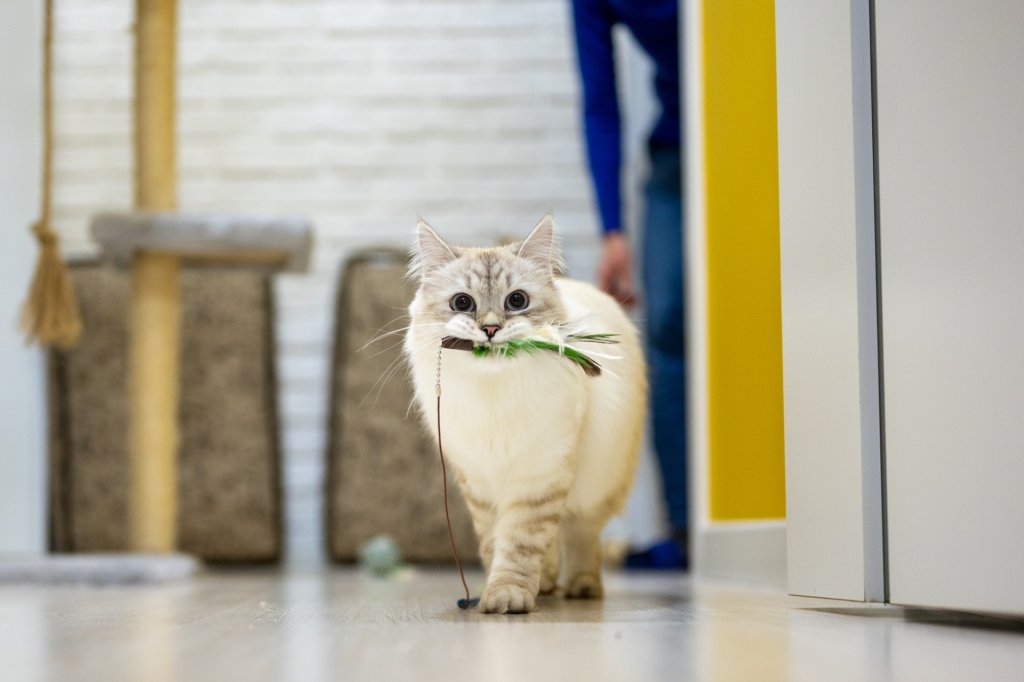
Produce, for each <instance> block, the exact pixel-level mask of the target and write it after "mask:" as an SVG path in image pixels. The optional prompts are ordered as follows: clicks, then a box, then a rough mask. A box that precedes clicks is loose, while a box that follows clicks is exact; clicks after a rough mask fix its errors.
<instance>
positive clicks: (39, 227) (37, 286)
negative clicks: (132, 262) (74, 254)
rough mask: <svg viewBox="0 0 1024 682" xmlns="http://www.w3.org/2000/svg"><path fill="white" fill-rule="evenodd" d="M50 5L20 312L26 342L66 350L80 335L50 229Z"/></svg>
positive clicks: (68, 276)
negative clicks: (39, 163) (32, 250)
mask: <svg viewBox="0 0 1024 682" xmlns="http://www.w3.org/2000/svg"><path fill="white" fill-rule="evenodd" d="M53 2H54V0H46V4H45V6H44V18H43V25H44V27H43V31H44V33H43V177H42V199H41V202H40V203H41V206H40V209H39V220H38V221H37V222H36V223H35V224H34V225H33V226H32V232H33V233H34V234H35V235H36V239H37V240H38V241H39V260H38V261H36V271H35V275H33V277H32V285H31V287H30V288H29V292H28V298H27V299H26V300H25V304H24V306H23V308H22V312H21V328H22V329H23V330H24V331H25V333H26V335H27V337H28V341H29V342H30V343H31V342H33V341H34V342H36V343H39V344H41V345H44V346H58V347H60V348H70V347H71V346H73V345H74V344H75V342H76V341H77V340H78V337H79V335H80V334H81V333H82V320H81V317H80V316H79V313H78V303H77V301H76V300H75V289H74V286H73V284H72V282H71V274H70V273H69V272H68V268H67V265H65V263H64V261H63V260H61V257H60V248H59V240H58V237H57V233H56V232H55V231H54V230H53V227H52V224H51V213H50V211H51V205H52V203H53V199H52V185H53Z"/></svg>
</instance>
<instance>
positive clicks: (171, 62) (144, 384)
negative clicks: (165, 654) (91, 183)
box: [129, 0, 181, 552]
mask: <svg viewBox="0 0 1024 682" xmlns="http://www.w3.org/2000/svg"><path fill="white" fill-rule="evenodd" d="M176 40H177V31H176V0H136V13H135V205H136V208H137V209H138V210H140V211H170V210H173V209H174V208H175V207H176V204H177V163H176V154H175V147H176V134H175V133H176V129H175V67H176V61H177V60H176V49H175V47H176ZM178 276H179V262H178V258H177V257H175V256H172V255H169V254H160V253H142V254H140V255H139V256H137V257H136V258H135V261H134V263H133V265H132V299H131V314H130V318H131V323H130V324H131V352H130V362H131V365H130V380H129V381H130V386H129V395H130V416H131V427H130V429H131V433H130V436H129V448H130V458H131V462H130V466H131V479H130V480H131V482H130V486H131V489H130V491H129V507H130V515H131V521H130V528H131V547H132V549H133V550H135V551H140V552H173V551H175V549H176V547H177V511H178V504H177V484H178V476H177V471H178V468H177V449H178V340H179V320H180V308H181V302H180V286H179V279H178Z"/></svg>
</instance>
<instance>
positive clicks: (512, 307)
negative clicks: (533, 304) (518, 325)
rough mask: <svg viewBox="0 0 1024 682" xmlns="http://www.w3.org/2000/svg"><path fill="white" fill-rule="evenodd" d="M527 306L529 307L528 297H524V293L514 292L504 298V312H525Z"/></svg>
mask: <svg viewBox="0 0 1024 682" xmlns="http://www.w3.org/2000/svg"><path fill="white" fill-rule="evenodd" d="M528 305H530V297H529V296H527V295H526V292H525V291H519V290H516V291H513V292H512V293H511V294H509V295H508V296H507V297H505V310H509V311H512V312H518V311H520V310H526V306H528Z"/></svg>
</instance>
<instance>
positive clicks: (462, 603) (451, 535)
mask: <svg viewBox="0 0 1024 682" xmlns="http://www.w3.org/2000/svg"><path fill="white" fill-rule="evenodd" d="M437 454H438V456H439V457H440V459H441V483H442V484H443V486H444V518H445V520H446V521H447V522H448V539H449V540H450V541H451V543H452V556H453V557H455V565H456V566H458V568H459V578H460V579H461V580H462V588H463V589H464V590H466V598H465V599H464V600H463V599H460V600H459V602H458V604H459V608H460V609H468V608H469V606H470V603H471V601H472V600H471V599H470V597H469V585H467V584H466V574H465V572H463V570H462V562H461V561H459V552H458V550H457V549H455V532H454V531H452V517H451V515H450V514H449V513H448V471H447V470H446V469H445V466H444V447H443V446H442V445H441V394H440V392H438V394H437Z"/></svg>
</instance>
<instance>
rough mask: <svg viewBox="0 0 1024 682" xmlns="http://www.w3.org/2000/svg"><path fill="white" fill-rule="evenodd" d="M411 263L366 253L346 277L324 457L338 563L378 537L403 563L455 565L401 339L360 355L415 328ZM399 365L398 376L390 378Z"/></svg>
mask: <svg viewBox="0 0 1024 682" xmlns="http://www.w3.org/2000/svg"><path fill="white" fill-rule="evenodd" d="M406 264H407V260H406V255H405V254H404V253H400V252H397V251H380V250H376V251H368V252H365V253H362V254H360V255H357V256H355V257H354V258H352V259H351V260H350V261H349V262H348V263H347V264H346V266H345V270H344V273H343V274H342V277H341V284H340V286H339V292H338V304H337V309H336V311H335V321H336V330H335V338H334V356H333V367H332V374H331V404H330V408H329V415H330V433H329V439H328V441H329V445H328V453H327V463H328V489H327V535H328V542H327V544H328V547H329V551H330V555H331V557H332V558H334V559H336V560H339V561H353V560H355V559H356V558H357V556H358V551H359V547H360V545H361V544H362V543H364V542H365V541H366V540H368V539H369V538H371V537H372V536H374V535H377V534H380V533H384V534H387V535H389V536H391V537H392V538H393V539H394V540H395V542H396V543H397V544H398V546H399V547H400V548H401V551H402V555H403V557H404V558H405V559H406V560H409V561H419V562H451V561H452V555H451V545H450V543H449V540H448V527H447V525H446V524H445V517H444V506H443V501H442V480H441V467H440V463H439V461H438V456H437V447H436V446H435V445H434V441H433V439H432V438H431V437H430V436H429V434H428V433H427V431H426V429H425V428H424V427H423V426H422V425H421V423H420V420H419V417H418V415H417V414H416V412H415V410H410V404H411V401H412V385H411V383H410V381H409V377H408V373H407V371H406V368H405V365H404V364H403V363H404V362H405V360H404V358H402V344H401V340H402V336H401V335H400V334H397V335H393V336H389V337H387V338H385V339H383V340H381V341H378V342H377V343H374V344H372V345H371V346H370V347H368V348H366V349H365V350H362V351H360V350H359V349H360V348H361V347H362V346H364V345H365V344H366V343H367V341H369V340H370V339H371V338H373V337H374V336H375V335H376V334H379V333H380V332H381V331H387V330H395V329H398V328H401V327H404V326H405V325H406V324H408V322H407V321H406V317H405V315H406V310H407V308H408V306H409V302H410V301H411V300H412V296H413V293H414V287H413V286H412V284H411V283H410V282H409V281H408V280H407V279H406V278H405V269H406ZM396 318H397V319H396ZM393 363H397V369H396V371H394V373H393V374H390V375H387V376H386V373H388V371H389V369H395V368H396V365H393ZM449 473H450V470H449ZM448 492H449V503H450V508H451V516H452V525H453V527H454V529H455V538H456V542H457V543H458V547H459V551H460V557H461V558H462V559H463V560H466V559H472V558H473V557H475V556H476V552H477V548H476V538H475V537H474V534H473V528H472V523H471V520H470V518H469V512H468V511H467V510H466V506H465V502H464V501H463V500H462V497H461V496H460V495H459V493H458V490H457V489H456V487H455V486H454V485H451V484H450V485H449V487H448Z"/></svg>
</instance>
